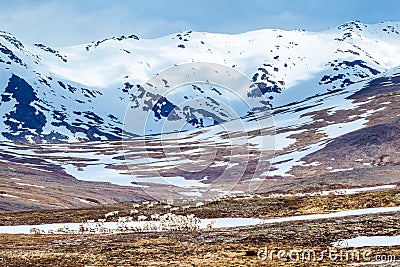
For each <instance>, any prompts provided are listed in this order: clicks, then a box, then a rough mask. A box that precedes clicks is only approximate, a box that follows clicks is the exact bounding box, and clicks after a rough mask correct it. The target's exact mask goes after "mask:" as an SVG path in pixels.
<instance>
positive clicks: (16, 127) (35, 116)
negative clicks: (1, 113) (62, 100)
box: [2, 75, 46, 142]
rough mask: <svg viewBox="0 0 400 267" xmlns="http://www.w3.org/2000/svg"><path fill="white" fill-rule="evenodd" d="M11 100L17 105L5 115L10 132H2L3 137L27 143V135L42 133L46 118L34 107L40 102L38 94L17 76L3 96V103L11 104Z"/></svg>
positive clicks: (14, 76) (10, 81)
mask: <svg viewBox="0 0 400 267" xmlns="http://www.w3.org/2000/svg"><path fill="white" fill-rule="evenodd" d="M11 99H14V100H15V101H16V104H15V105H14V109H13V110H11V111H10V112H9V113H7V114H5V118H4V119H5V124H6V125H7V126H8V127H9V131H7V132H2V135H3V136H4V137H6V138H7V139H10V140H13V141H16V142H20V141H26V138H25V136H26V135H31V134H32V133H34V135H38V134H40V133H42V131H43V127H44V126H45V124H46V117H45V115H44V114H43V112H41V111H40V110H38V109H36V107H34V106H33V105H32V103H33V102H34V101H37V100H38V98H37V96H36V93H35V92H34V90H33V88H32V87H31V86H30V85H29V84H28V83H27V82H26V81H25V80H24V79H21V78H20V77H18V76H16V75H12V77H11V78H10V80H9V83H8V85H7V87H6V89H5V93H4V94H2V101H3V102H9V101H11Z"/></svg>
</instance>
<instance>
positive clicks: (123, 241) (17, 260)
mask: <svg viewBox="0 0 400 267" xmlns="http://www.w3.org/2000/svg"><path fill="white" fill-rule="evenodd" d="M131 206H132V204H131V203H126V204H123V205H113V206H97V207H91V208H87V209H79V210H75V209H74V210H59V211H57V210H53V211H32V212H29V211H28V212H6V213H0V224H1V225H15V224H26V223H50V222H66V221H82V220H85V219H90V218H100V217H102V214H104V212H107V211H112V210H116V209H118V210H120V211H121V213H122V214H123V213H124V212H127V210H128V209H129V207H131ZM389 206H400V191H399V190H389V191H380V192H369V193H360V194H355V195H342V196H334V195H330V196H315V197H293V196H292V197H280V198H263V199H261V198H252V199H236V200H234V199H230V200H224V201H221V202H217V203H214V204H209V205H205V206H203V207H201V208H191V209H190V210H187V211H185V213H195V214H196V215H197V216H199V217H201V218H212V217H260V218H268V217H281V216H289V215H299V214H312V213H327V212H335V211H340V210H347V209H358V208H370V207H389ZM140 211H141V213H142V214H146V212H147V213H151V212H160V211H162V210H161V207H157V206H156V207H154V208H152V209H146V208H142V209H141V210H140ZM179 212H181V213H183V211H177V213H179ZM399 222H400V212H397V213H385V214H373V215H363V216H351V217H346V218H336V219H324V220H315V221H304V222H302V221H297V222H284V223H279V224H267V225H258V226H253V227H241V228H230V229H228V228H227V229H213V230H211V231H204V230H203V231H194V232H162V233H130V234H109V235H0V240H1V243H0V266H71V267H72V266H350V264H359V263H360V262H366V260H363V259H362V257H361V258H360V259H359V260H358V259H357V258H354V259H352V258H351V257H350V258H349V259H348V260H346V258H345V257H344V258H342V259H341V258H340V257H338V258H337V259H331V258H329V257H327V256H326V257H324V258H323V259H322V260H321V261H314V260H307V258H306V260H305V261H302V260H300V261H292V260H290V259H289V260H287V261H282V260H278V259H277V258H276V257H274V258H273V259H272V260H271V259H269V258H267V259H264V260H260V259H259V258H258V256H257V255H259V256H263V254H262V253H261V252H263V251H265V248H267V249H268V251H271V250H272V249H275V250H286V251H290V250H301V251H303V250H314V251H315V253H316V255H317V259H318V258H319V256H320V255H321V252H322V251H323V250H326V249H329V248H331V243H332V242H335V241H338V240H341V239H345V238H352V237H356V236H374V235H385V236H395V235H400V223H399ZM366 250H370V252H371V254H370V257H369V259H368V262H374V261H376V260H377V259H378V258H379V257H380V256H382V255H383V256H390V257H392V259H393V257H394V258H396V259H397V260H400V246H394V247H366V248H360V249H359V250H358V252H360V253H363V252H365V251H366ZM340 251H341V252H342V253H344V255H346V253H347V252H349V251H350V252H351V248H347V249H338V253H340ZM260 253H261V254H260ZM396 264H397V265H396ZM353 266H354V265H353ZM355 266H357V265H355ZM358 266H365V265H362V264H361V265H358ZM368 266H400V262H394V263H393V262H392V263H385V265H382V264H380V265H373V264H372V265H371V263H370V264H369V265H368Z"/></svg>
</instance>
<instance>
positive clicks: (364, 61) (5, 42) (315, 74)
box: [0, 22, 400, 143]
mask: <svg viewBox="0 0 400 267" xmlns="http://www.w3.org/2000/svg"><path fill="white" fill-rule="evenodd" d="M399 29H400V27H399V25H398V24H397V23H392V22H387V23H381V24H377V25H364V24H362V23H360V22H349V23H346V24H344V25H341V26H339V27H338V28H337V29H331V30H328V31H324V32H320V33H311V32H304V31H281V30H260V31H255V32H248V33H243V34H238V35H223V34H211V33H197V32H185V33H179V34H175V35H169V36H165V37H162V38H159V39H152V40H144V39H139V38H138V37H137V36H135V35H130V36H126V37H125V36H122V37H118V38H111V39H105V40H102V41H98V42H93V43H91V44H86V45H80V46H75V47H67V48H56V49H53V48H50V47H47V46H45V45H43V44H35V45H34V46H27V45H24V44H22V43H21V42H19V41H18V40H17V39H16V38H15V37H13V36H12V35H11V34H8V33H5V32H2V33H1V34H0V43H1V46H0V48H1V49H0V53H1V54H0V62H1V63H0V68H1V70H0V75H1V76H0V86H1V88H4V89H3V92H2V100H3V101H2V105H1V106H0V114H2V116H3V117H4V118H5V120H4V123H3V124H2V125H1V127H0V129H1V132H2V138H3V139H7V140H12V141H18V142H35V143H41V142H60V141H74V140H81V141H89V140H91V141H95V140H116V139H119V138H120V137H121V136H123V135H124V131H123V122H124V116H125V112H126V110H127V108H128V106H129V102H130V101H132V100H134V99H135V97H137V96H138V94H139V93H140V91H139V90H137V89H138V88H139V87H140V86H141V85H143V84H144V83H145V82H146V81H147V80H148V79H150V78H151V77H152V76H153V75H155V74H157V73H159V72H160V71H162V70H164V69H166V68H168V67H171V66H174V65H176V64H183V63H190V62H210V63H217V64H222V65H225V66H228V67H232V68H233V69H235V70H237V71H239V72H242V73H244V74H245V75H247V76H248V77H249V79H251V82H252V83H253V86H254V87H256V88H258V89H259V90H260V91H261V92H262V93H263V94H265V98H266V100H265V101H266V103H265V104H266V105H272V106H273V107H276V106H281V105H285V104H288V103H291V102H295V101H300V100H302V99H305V98H307V97H310V96H312V95H316V94H321V93H325V92H327V91H329V90H340V89H343V88H344V87H346V86H348V85H351V84H353V83H356V82H358V81H360V80H365V79H368V78H371V77H373V76H375V75H377V74H379V73H381V72H384V71H386V70H388V69H390V68H393V67H396V66H397V65H400V60H398V58H400V57H399V55H400V48H399V47H400V46H399V44H400V35H399ZM316 55H317V56H316ZM248 90H249V91H250V89H248ZM20 92H27V93H28V94H30V97H29V98H26V99H22V97H21V96H20V95H21V93H20ZM187 94H188V97H189V98H190V97H194V98H198V97H205V96H208V94H209V93H208V91H207V90H206V91H204V90H203V93H201V92H200V93H199V91H196V94H195V92H194V91H193V92H188V93H187ZM160 97H161V95H160V96H158V99H160ZM167 100H168V99H167ZM20 101H22V102H20ZM171 101H172V100H171ZM171 101H170V102H171ZM155 102H157V101H155ZM267 102H268V103H267ZM171 104H172V105H174V106H179V103H173V101H172V102H171ZM141 108H143V106H142V105H140V106H138V109H141ZM207 111H208V112H209V113H213V110H212V109H211V108H210V109H208V110H207ZM23 113H24V114H31V116H29V117H30V118H31V119H30V121H29V122H27V121H26V119H24V118H22V116H21V114H23ZM167 113H168V112H167ZM203 113H204V112H203ZM214 115H215V114H214ZM163 116H166V114H164V115H163ZM193 116H194V117H193ZM193 116H191V117H190V119H189V118H180V119H181V120H185V121H186V122H188V121H189V120H194V119H199V118H198V116H199V115H193ZM196 116H197V117H196ZM201 116H204V114H201ZM209 116H211V115H209ZM206 117H207V115H206ZM211 117H212V116H211ZM218 118H221V117H220V116H219V117H218ZM150 120H152V121H158V120H160V116H159V115H157V112H156V111H153V113H152V114H151V116H150ZM200 126H201V125H199V124H197V125H196V127H200ZM157 131H159V129H154V133H156V132H157ZM138 132H139V131H138ZM125 134H128V133H125Z"/></svg>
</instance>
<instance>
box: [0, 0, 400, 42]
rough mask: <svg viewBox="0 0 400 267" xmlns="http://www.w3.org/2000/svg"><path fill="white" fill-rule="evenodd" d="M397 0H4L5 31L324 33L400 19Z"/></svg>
mask: <svg viewBox="0 0 400 267" xmlns="http://www.w3.org/2000/svg"><path fill="white" fill-rule="evenodd" d="M399 10H400V1H397V0H379V1H378V0H330V1H325V0H252V1H241V0H230V1H228V0H202V1H199V0H186V1H185V0H64V1H62V0H58V1H56V0H9V1H8V0H2V1H1V10H0V29H1V30H5V31H9V32H11V33H13V34H14V35H16V36H17V37H18V38H19V39H21V40H23V41H24V42H27V43H35V42H42V43H45V44H48V45H51V46H66V45H74V44H81V43H87V42H91V41H93V40H99V39H104V38H107V37H111V36H117V35H122V34H131V33H133V34H137V35H139V36H140V37H142V38H156V37H160V36H163V35H166V34H170V33H174V32H179V31H185V30H194V31H207V32H218V33H240V32H246V31H251V30H256V29H263V28H279V29H287V30H291V29H305V30H310V31H320V30H324V29H327V28H331V27H336V26H337V25H340V24H342V23H344V22H346V21H350V20H354V19H355V20H360V21H361V22H363V23H378V22H381V21H387V20H392V21H400V12H399Z"/></svg>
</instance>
